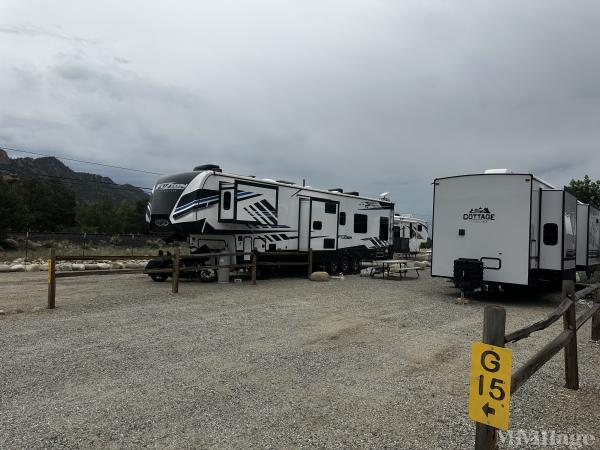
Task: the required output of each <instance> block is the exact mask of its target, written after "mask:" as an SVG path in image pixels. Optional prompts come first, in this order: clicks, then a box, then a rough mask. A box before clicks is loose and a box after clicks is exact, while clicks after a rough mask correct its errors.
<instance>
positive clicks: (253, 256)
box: [251, 253, 258, 286]
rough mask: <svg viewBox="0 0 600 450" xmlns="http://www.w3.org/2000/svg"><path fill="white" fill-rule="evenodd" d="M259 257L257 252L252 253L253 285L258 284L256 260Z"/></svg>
mask: <svg viewBox="0 0 600 450" xmlns="http://www.w3.org/2000/svg"><path fill="white" fill-rule="evenodd" d="M257 259H258V258H257V257H256V253H252V268H251V271H252V272H251V275H252V286H256V260H257Z"/></svg>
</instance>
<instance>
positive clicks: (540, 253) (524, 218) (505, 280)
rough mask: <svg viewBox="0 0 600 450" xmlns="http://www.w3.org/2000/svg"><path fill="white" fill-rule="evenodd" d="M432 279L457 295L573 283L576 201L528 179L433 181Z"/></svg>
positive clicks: (507, 175) (497, 175)
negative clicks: (442, 280) (449, 282)
mask: <svg viewBox="0 0 600 450" xmlns="http://www.w3.org/2000/svg"><path fill="white" fill-rule="evenodd" d="M433 184H434V200H433V250H432V269H431V274H432V276H437V277H446V278H450V279H453V281H454V283H455V285H456V286H457V287H460V288H461V289H464V290H471V289H476V288H478V287H482V286H484V285H522V286H530V285H537V284H540V283H542V282H557V281H559V280H561V279H563V278H570V277H574V271H575V270H576V250H577V249H576V234H577V203H578V202H577V199H576V198H575V196H574V195H573V193H571V192H570V191H569V190H568V189H567V188H565V189H557V188H555V187H554V186H552V185H550V184H548V183H546V182H545V181H543V180H541V179H539V178H537V177H535V176H534V175H532V174H530V173H512V172H509V171H507V170H491V171H486V172H485V173H482V174H472V175H461V176H453V177H446V178H437V179H436V180H434V183H433Z"/></svg>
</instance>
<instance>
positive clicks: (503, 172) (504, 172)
mask: <svg viewBox="0 0 600 450" xmlns="http://www.w3.org/2000/svg"><path fill="white" fill-rule="evenodd" d="M502 175H504V176H506V175H508V176H514V175H522V176H527V177H531V178H532V179H534V180H536V181H538V182H540V183H542V184H543V185H545V186H546V187H547V188H548V189H556V187H554V186H553V185H551V184H550V183H548V182H546V181H544V180H542V179H541V178H539V177H536V176H535V175H533V174H532V173H523V172H511V171H509V170H508V169H488V170H486V171H484V172H482V173H468V174H463V175H453V176H450V177H439V178H436V179H435V180H433V182H434V183H435V182H436V181H437V180H447V179H450V178H461V177H472V176H490V177H498V176H502Z"/></svg>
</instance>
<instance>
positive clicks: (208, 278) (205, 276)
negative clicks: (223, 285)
mask: <svg viewBox="0 0 600 450" xmlns="http://www.w3.org/2000/svg"><path fill="white" fill-rule="evenodd" d="M198 276H199V277H200V281H202V282H203V283H211V282H213V281H215V280H216V279H217V274H216V272H215V271H214V270H212V269H204V270H201V271H200V272H199V273H198Z"/></svg>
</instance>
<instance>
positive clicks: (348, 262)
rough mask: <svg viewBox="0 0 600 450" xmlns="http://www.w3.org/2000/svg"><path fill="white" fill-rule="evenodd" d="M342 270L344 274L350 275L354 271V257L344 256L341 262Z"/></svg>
mask: <svg viewBox="0 0 600 450" xmlns="http://www.w3.org/2000/svg"><path fill="white" fill-rule="evenodd" d="M340 270H341V272H342V273H350V272H353V271H354V269H353V267H352V257H351V256H350V255H344V256H342V259H341V261H340Z"/></svg>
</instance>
